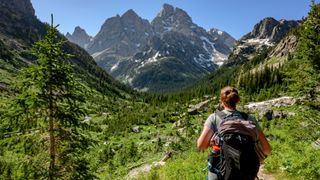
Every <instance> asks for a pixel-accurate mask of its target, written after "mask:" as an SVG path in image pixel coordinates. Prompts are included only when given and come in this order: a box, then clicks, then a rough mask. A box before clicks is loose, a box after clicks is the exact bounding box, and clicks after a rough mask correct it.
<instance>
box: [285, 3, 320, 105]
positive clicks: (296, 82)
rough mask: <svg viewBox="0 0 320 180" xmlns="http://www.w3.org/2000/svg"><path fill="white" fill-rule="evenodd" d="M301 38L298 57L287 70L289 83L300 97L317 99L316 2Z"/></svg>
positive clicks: (319, 18)
mask: <svg viewBox="0 0 320 180" xmlns="http://www.w3.org/2000/svg"><path fill="white" fill-rule="evenodd" d="M299 36H300V37H299V39H298V50H297V56H296V58H295V59H294V60H293V61H290V66H289V69H287V72H289V73H286V76H287V82H288V83H289V84H291V86H290V88H291V90H292V91H297V92H298V95H308V96H310V97H311V99H315V96H316V94H315V93H316V87H318V86H320V84H319V82H320V74H319V71H320V5H319V4H318V5H316V4H315V2H314V1H312V6H311V10H310V12H309V13H308V17H307V19H306V20H305V21H304V23H303V27H302V28H301V32H300V35H299Z"/></svg>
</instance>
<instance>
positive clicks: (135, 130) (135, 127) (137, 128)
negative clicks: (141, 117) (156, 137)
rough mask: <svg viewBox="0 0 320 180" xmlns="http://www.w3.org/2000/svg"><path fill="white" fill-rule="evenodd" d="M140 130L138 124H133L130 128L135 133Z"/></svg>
mask: <svg viewBox="0 0 320 180" xmlns="http://www.w3.org/2000/svg"><path fill="white" fill-rule="evenodd" d="M140 130H141V128H140V127H139V126H134V127H133V128H132V131H133V132H135V133H139V132H140Z"/></svg>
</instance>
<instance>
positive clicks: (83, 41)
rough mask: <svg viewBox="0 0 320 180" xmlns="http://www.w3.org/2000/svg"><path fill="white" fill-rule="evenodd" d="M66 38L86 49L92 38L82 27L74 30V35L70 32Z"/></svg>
mask: <svg viewBox="0 0 320 180" xmlns="http://www.w3.org/2000/svg"><path fill="white" fill-rule="evenodd" d="M66 38H68V40H69V41H70V42H73V43H76V44H78V45H79V46H81V47H82V48H84V49H86V48H87V46H88V44H89V43H90V41H91V38H92V37H91V36H89V35H88V34H87V32H86V31H85V30H84V29H82V28H81V27H80V26H77V27H75V28H74V31H73V33H72V35H71V34H70V33H69V32H68V33H67V34H66Z"/></svg>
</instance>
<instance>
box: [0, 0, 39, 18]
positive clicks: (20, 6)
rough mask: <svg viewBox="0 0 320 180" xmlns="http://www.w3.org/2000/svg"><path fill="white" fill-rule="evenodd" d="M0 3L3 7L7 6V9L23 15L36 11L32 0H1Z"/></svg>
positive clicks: (32, 13) (33, 13)
mask: <svg viewBox="0 0 320 180" xmlns="http://www.w3.org/2000/svg"><path fill="white" fill-rule="evenodd" d="M0 4H1V7H2V8H4V9H5V8H6V9H7V11H9V10H12V11H14V12H16V13H19V14H23V15H33V16H34V15H35V11H34V9H33V7H32V4H31V2H30V0H10V1H8V0H0ZM4 9H3V10H4ZM1 12H3V11H1Z"/></svg>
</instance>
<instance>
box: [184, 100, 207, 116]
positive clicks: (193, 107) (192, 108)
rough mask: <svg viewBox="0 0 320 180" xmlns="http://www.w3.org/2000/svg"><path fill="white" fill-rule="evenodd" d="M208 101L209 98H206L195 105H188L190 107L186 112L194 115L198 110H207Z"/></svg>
mask: <svg viewBox="0 0 320 180" xmlns="http://www.w3.org/2000/svg"><path fill="white" fill-rule="evenodd" d="M209 102H210V100H206V101H203V102H200V103H198V104H196V105H189V107H190V108H189V109H188V114H190V115H195V114H198V113H199V111H207V110H208V105H209Z"/></svg>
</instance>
